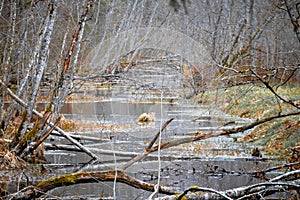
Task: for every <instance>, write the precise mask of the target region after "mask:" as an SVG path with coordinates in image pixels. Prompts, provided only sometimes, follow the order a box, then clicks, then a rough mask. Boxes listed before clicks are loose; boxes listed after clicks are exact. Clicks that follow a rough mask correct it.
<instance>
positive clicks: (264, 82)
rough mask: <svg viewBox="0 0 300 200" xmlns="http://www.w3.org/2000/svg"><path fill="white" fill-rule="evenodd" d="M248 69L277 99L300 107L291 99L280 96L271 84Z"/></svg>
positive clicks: (299, 107)
mask: <svg viewBox="0 0 300 200" xmlns="http://www.w3.org/2000/svg"><path fill="white" fill-rule="evenodd" d="M250 71H251V72H252V74H253V75H254V76H255V77H256V78H258V79H259V80H260V81H261V82H262V83H263V84H264V85H265V86H266V88H268V89H269V90H270V91H271V92H272V93H273V94H274V95H275V96H276V97H277V98H278V99H280V100H281V101H283V102H285V103H287V104H290V105H292V106H293V107H295V108H298V109H300V106H298V105H296V104H295V103H294V102H293V101H291V100H287V99H285V98H283V97H282V96H280V95H279V94H278V93H277V92H275V90H274V89H273V88H272V86H271V85H270V84H269V83H268V82H266V81H265V80H263V79H262V78H261V77H260V76H259V75H258V74H257V73H256V72H255V71H253V70H252V69H250Z"/></svg>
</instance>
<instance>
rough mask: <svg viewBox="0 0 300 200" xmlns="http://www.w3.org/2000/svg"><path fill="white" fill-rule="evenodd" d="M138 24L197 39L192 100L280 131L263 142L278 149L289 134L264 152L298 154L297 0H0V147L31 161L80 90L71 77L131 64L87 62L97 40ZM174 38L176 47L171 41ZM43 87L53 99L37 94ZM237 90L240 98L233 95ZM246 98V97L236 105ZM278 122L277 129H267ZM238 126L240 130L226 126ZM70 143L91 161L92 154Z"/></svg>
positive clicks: (105, 73)
mask: <svg viewBox="0 0 300 200" xmlns="http://www.w3.org/2000/svg"><path fill="white" fill-rule="evenodd" d="M136 27H159V28H166V29H170V30H174V31H178V32H181V33H183V34H185V35H186V36H187V37H189V38H192V39H193V40H195V41H199V42H200V43H201V44H202V45H203V46H204V47H205V48H206V49H205V50H206V51H207V52H208V54H209V55H208V58H209V60H208V61H205V64H204V65H203V66H194V65H193V63H188V58H184V59H187V63H188V64H187V65H190V66H189V69H190V73H191V74H192V76H191V77H190V85H189V87H191V88H192V90H193V96H196V97H195V98H196V101H198V102H201V103H207V102H209V103H211V102H216V103H219V104H220V105H225V104H226V105H227V107H224V108H223V109H224V110H226V111H227V112H229V113H233V114H237V115H240V116H241V117H251V118H257V124H254V126H255V127H256V126H258V125H261V124H264V126H263V127H261V126H259V127H258V129H256V130H255V131H254V134H257V133H258V132H261V129H264V130H267V131H269V130H270V134H272V135H273V134H274V132H275V133H278V135H279V136H280V137H278V138H276V139H273V141H272V137H267V139H266V140H263V142H262V143H268V144H272V142H273V143H274V144H273V146H274V147H276V145H277V143H278V141H280V140H281V139H282V138H283V137H286V136H288V138H286V139H287V140H288V141H289V142H286V144H285V145H286V146H277V147H276V148H275V150H270V152H272V151H273V152H274V151H278V149H279V150H280V149H284V150H286V148H291V149H290V150H291V151H293V153H296V155H295V158H296V157H297V156H298V155H299V152H300V151H298V149H299V148H298V145H299V142H300V140H299V138H298V135H299V126H300V125H299V109H300V96H299V95H300V94H299V90H297V88H298V87H299V82H300V72H299V69H300V65H299V63H300V56H299V55H300V52H299V51H300V48H299V47H300V3H299V2H297V1H296V0H284V1H280V0H278V1H272V0H267V1H255V0H243V1H242V0H241V1H234V0H216V1H209V0H206V1H197V0H189V1H176V0H170V1H148V0H141V1H140V0H139V1H138V0H135V1H123V0H113V1H109V0H103V1H102V0H101V1H82V0H72V1H64V0H61V1H59V0H50V1H42V0H40V1H39V0H13V1H7V0H2V1H1V2H0V34H1V37H0V40H1V43H0V49H1V51H0V65H1V69H0V70H1V88H0V89H1V96H0V107H1V111H0V116H1V130H0V131H1V138H2V139H3V140H1V144H2V145H1V149H0V150H1V151H2V152H10V153H11V154H12V155H11V156H10V157H14V156H16V157H17V158H21V159H24V160H27V161H32V157H34V153H33V152H34V150H36V149H37V148H38V147H39V145H40V144H41V143H43V141H44V140H46V138H47V137H48V136H49V135H50V134H51V132H52V131H53V129H55V125H56V124H57V123H58V122H59V121H60V118H61V117H60V111H61V109H62V106H63V104H64V102H65V101H66V99H67V98H68V96H69V95H70V94H72V92H73V91H75V90H76V89H77V88H76V87H77V85H75V84H74V83H75V82H76V81H77V80H78V79H81V80H85V79H86V80H90V77H93V76H94V75H95V74H96V75H97V76H98V77H100V78H102V79H101V80H103V82H107V77H109V78H112V79H113V78H114V77H115V76H117V75H118V74H119V73H122V72H123V71H125V70H127V69H130V68H132V67H134V58H133V57H130V55H132V52H128V55H120V58H122V59H123V58H124V56H127V58H126V59H127V60H125V61H124V59H123V60H121V59H119V60H115V61H114V62H112V63H107V66H89V63H88V62H87V60H86V56H87V55H88V54H89V53H90V52H91V51H92V50H93V49H94V48H95V47H96V45H97V44H99V43H101V42H102V41H104V40H106V39H108V38H114V37H117V36H118V35H119V34H120V33H121V32H125V34H124V39H126V38H127V37H129V36H128V35H126V33H127V31H129V30H131V29H133V28H136ZM128 33H129V32H128ZM172 40H174V41H173V42H174V43H176V38H175V39H174V38H172ZM199 51H201V49H199ZM107 52H108V54H109V53H110V52H109V49H108V51H107ZM141 52H143V51H142V50H141ZM154 52H155V51H154ZM145 53H147V51H145ZM194 53H195V52H194ZM170 54H172V52H171V50H170ZM196 54H197V52H196ZM143 56H144V55H143ZM124 62H125V66H123V65H124ZM96 81H99V79H97V80H96ZM249 85H250V86H251V87H247V86H249ZM238 86H240V87H239V88H237V89H236V87H238ZM245 88H247V89H246V90H247V91H248V92H245ZM261 89H262V91H267V92H262V91H261ZM45 90H46V91H47V92H48V93H49V95H47V96H46V97H43V96H42V92H44V91H45ZM243 92H245V96H241V95H237V94H239V93H243ZM266 93H269V95H266ZM243 94H244V93H243ZM246 94H249V96H250V97H249V98H250V99H244V101H242V100H243V98H244V97H246ZM225 95H228V96H225ZM251 95H253V96H251ZM270 96H271V97H270ZM43 98H44V99H43ZM45 98H46V99H45ZM41 99H43V100H45V101H46V102H47V106H46V107H45V109H44V111H43V112H40V111H39V112H37V111H36V110H35V109H36V103H37V102H38V101H40V100H41ZM243 102H247V103H250V107H251V106H253V109H246V110H242V108H245V107H249V104H248V105H247V104H246V105H245V104H243ZM270 105H272V106H270ZM255 109H258V110H255ZM266 110H268V111H269V112H264V111H266ZM286 117H291V118H286ZM281 118H283V119H284V120H283V121H278V123H279V124H280V126H279V125H278V124H275V125H274V124H272V125H271V128H270V127H269V126H267V125H266V124H268V123H267V122H269V121H271V120H273V119H281ZM37 119H38V120H37ZM287 119H288V120H287ZM36 120H37V121H36ZM264 120H265V121H264ZM283 130H284V131H283ZM239 131H242V129H240V130H233V131H232V132H239ZM280 132H283V133H284V136H283V135H281V134H280ZM264 133H265V132H264ZM62 134H63V135H64V134H66V133H64V132H62ZM224 134H225V133H224ZM227 134H231V132H230V131H228V132H227ZM270 134H269V135H270ZM65 137H67V138H71V137H70V136H68V135H65ZM256 137H258V136H257V135H253V137H251V136H250V138H248V140H251V141H252V140H253V139H254V138H256ZM291 138H292V142H291V141H290V140H289V139H291ZM6 140H10V142H9V143H7V141H6ZM72 141H73V140H72ZM270 141H271V142H270ZM30 142H34V144H31V143H30ZM73 142H74V144H75V146H77V147H78V148H80V149H83V151H85V152H87V154H88V155H90V156H91V157H92V158H94V159H97V156H96V155H95V154H94V153H93V152H90V151H89V150H87V149H85V148H84V147H83V146H82V145H81V144H78V142H77V143H76V141H73ZM283 153H284V152H283ZM285 153H287V152H285ZM1 155H2V154H1ZM5 155H7V153H3V155H2V157H3V158H4V156H5ZM293 155H294V154H293ZM296 160H297V159H296ZM3 163H5V162H4V161H3ZM8 166H9V164H8Z"/></svg>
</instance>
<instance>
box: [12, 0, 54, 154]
mask: <svg viewBox="0 0 300 200" xmlns="http://www.w3.org/2000/svg"><path fill="white" fill-rule="evenodd" d="M56 8H57V0H52V1H50V3H49V5H48V13H47V17H46V18H47V19H46V23H45V34H44V35H42V36H43V38H42V39H41V40H42V43H41V50H40V57H39V58H38V66H37V72H36V74H35V81H34V84H33V88H32V92H31V94H30V96H29V100H28V104H27V109H26V120H25V122H24V124H23V127H22V129H21V132H20V135H21V136H22V138H26V131H27V128H28V125H29V123H30V121H31V118H32V112H33V109H34V104H35V101H36V97H37V94H38V91H39V87H40V83H41V79H42V76H43V73H44V70H45V68H46V65H47V57H48V54H49V45H50V41H51V34H52V32H53V27H54V23H55V20H56ZM40 128H42V127H40ZM20 141H22V139H21V140H20ZM26 144H27V142H26V143H25V144H20V145H19V144H18V145H17V146H16V147H15V148H14V151H15V152H16V153H17V155H19V154H21V153H22V151H23V150H24V149H25V148H26Z"/></svg>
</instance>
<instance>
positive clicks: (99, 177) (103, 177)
mask: <svg viewBox="0 0 300 200" xmlns="http://www.w3.org/2000/svg"><path fill="white" fill-rule="evenodd" d="M114 180H116V181H117V182H120V183H125V184H127V185H130V186H132V187H135V188H137V189H143V190H146V191H154V186H155V184H152V183H147V182H144V181H142V180H139V179H136V178H134V177H131V176H129V175H128V174H126V173H125V172H124V171H122V170H107V171H94V172H77V173H73V174H65V175H62V176H57V177H53V178H49V179H47V180H44V181H42V182H40V183H38V184H37V185H36V186H35V187H28V188H26V189H24V190H22V191H20V192H17V193H15V194H13V195H9V196H7V197H5V198H6V199H33V198H37V197H40V196H42V195H44V194H45V193H46V192H47V191H49V190H52V189H54V188H57V187H62V186H70V185H75V184H81V183H98V182H106V181H111V182H112V181H114ZM159 192H160V193H162V194H176V193H180V192H182V191H178V190H177V189H175V188H171V187H166V186H160V189H159Z"/></svg>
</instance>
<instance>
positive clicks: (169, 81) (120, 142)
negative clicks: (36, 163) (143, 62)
mask: <svg viewBox="0 0 300 200" xmlns="http://www.w3.org/2000/svg"><path fill="white" fill-rule="evenodd" d="M133 77H134V78H133ZM183 82H184V80H183V78H182V76H181V75H180V74H179V73H177V72H176V71H175V72H174V70H170V69H169V68H168V69H167V70H166V69H164V71H162V70H161V69H160V68H154V67H151V68H146V69H145V67H144V68H142V67H141V68H138V67H137V68H136V69H134V70H131V71H130V72H128V73H127V74H126V77H122V78H121V81H119V82H118V83H117V84H116V85H114V86H113V87H109V88H91V89H88V88H84V89H83V90H81V91H78V95H83V96H84V95H93V96H95V97H100V98H102V99H101V100H97V101H73V102H72V101H71V102H68V103H66V104H65V106H64V108H63V110H62V114H64V116H65V117H66V118H68V119H73V120H76V121H82V122H83V123H84V124H91V126H88V127H92V126H93V124H98V125H99V124H100V125H102V126H103V127H112V128H111V129H107V128H96V129H95V128H87V126H82V127H80V126H79V127H78V128H77V130H76V131H75V132H73V134H78V135H85V136H91V137H94V138H98V139H99V140H98V141H88V140H86V141H85V140H81V141H80V142H82V143H83V144H84V145H85V146H86V147H89V148H91V149H94V150H103V149H104V150H111V151H122V152H133V153H136V154H140V153H142V152H143V151H144V150H145V148H146V146H147V144H148V143H149V142H150V141H151V140H152V138H153V137H154V135H155V134H156V133H157V132H158V131H159V130H160V127H161V126H162V124H163V123H164V122H165V121H167V120H168V119H170V118H174V120H173V121H172V122H171V123H170V124H169V126H168V127H167V129H166V130H165V131H164V132H163V133H162V136H161V141H162V142H166V141H170V140H174V139H179V138H182V137H186V136H191V135H193V132H195V131H199V130H201V131H205V132H207V133H209V132H213V131H218V130H221V129H224V128H231V127H234V126H241V125H245V124H248V123H250V122H251V121H252V120H251V119H241V118H237V117H235V116H231V115H228V114H225V113H223V112H222V111H220V109H218V107H217V106H216V105H212V104H195V103H191V102H190V101H189V100H186V99H185V98H184V96H185V91H183V89H182V88H184V87H183V85H184V83H183ZM145 112H146V113H147V112H154V113H155V120H154V121H153V122H152V123H148V124H140V123H138V122H137V118H138V116H139V115H140V114H141V113H145ZM226 124H229V125H226ZM248 133H249V132H244V133H239V134H235V135H233V136H222V137H217V138H210V139H206V140H203V141H197V142H193V143H188V144H182V145H179V146H176V147H171V148H168V149H164V150H162V151H161V163H160V165H159V163H158V157H157V156H158V155H157V152H156V153H153V154H151V155H150V156H149V157H148V158H145V159H144V160H143V161H141V162H138V163H135V164H134V165H132V166H130V167H129V168H128V169H126V172H127V173H128V174H130V175H132V176H134V177H136V178H139V179H141V180H144V181H147V182H151V183H157V181H158V171H160V172H161V174H160V183H161V184H162V185H166V186H171V187H176V188H181V189H182V190H184V189H186V188H188V187H189V186H192V185H198V186H204V187H211V188H213V189H216V190H225V189H230V188H234V187H240V186H245V185H249V184H253V183H258V182H260V181H261V180H259V179H257V178H255V177H253V176H250V175H248V174H247V172H253V171H254V170H256V169H262V168H265V167H267V166H269V165H271V164H272V162H271V161H268V162H263V161H259V162H258V160H257V159H255V158H253V157H252V156H251V152H252V149H253V148H254V146H253V145H252V144H246V143H239V142H236V140H238V139H239V138H240V137H242V136H244V135H245V134H248ZM50 141H52V142H54V143H68V142H67V141H65V140H64V139H62V138H57V137H51V138H50ZM96 152H97V151H95V153H96ZM98 156H99V157H100V158H101V163H100V164H97V165H92V166H85V168H84V170H104V169H115V168H117V167H119V166H121V165H122V164H124V163H125V162H126V161H128V160H129V159H130V158H132V156H131V155H130V154H128V156H113V155H107V154H105V155H101V154H98ZM46 158H47V160H48V161H49V162H50V163H52V164H51V165H49V166H48V167H50V169H52V172H55V173H53V174H50V175H49V176H54V175H59V174H64V173H71V172H74V171H76V170H78V169H80V167H81V166H82V165H83V164H84V163H86V162H88V161H89V160H90V158H89V157H88V156H87V155H85V154H84V153H76V152H64V151H53V150H51V151H47V152H46ZM50 194H51V195H53V196H59V197H60V198H62V197H65V198H66V199H75V198H76V199H78V198H96V199H97V198H99V197H103V198H108V199H109V198H112V197H113V194H114V185H113V183H100V182H99V183H94V184H83V185H76V186H69V187H63V188H59V189H55V190H53V191H51V192H50ZM150 194H151V193H150V192H146V191H142V190H137V189H135V188H132V187H130V186H127V185H125V184H122V183H117V185H116V187H115V195H116V198H117V199H145V198H147V197H148V196H149V195H150Z"/></svg>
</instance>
